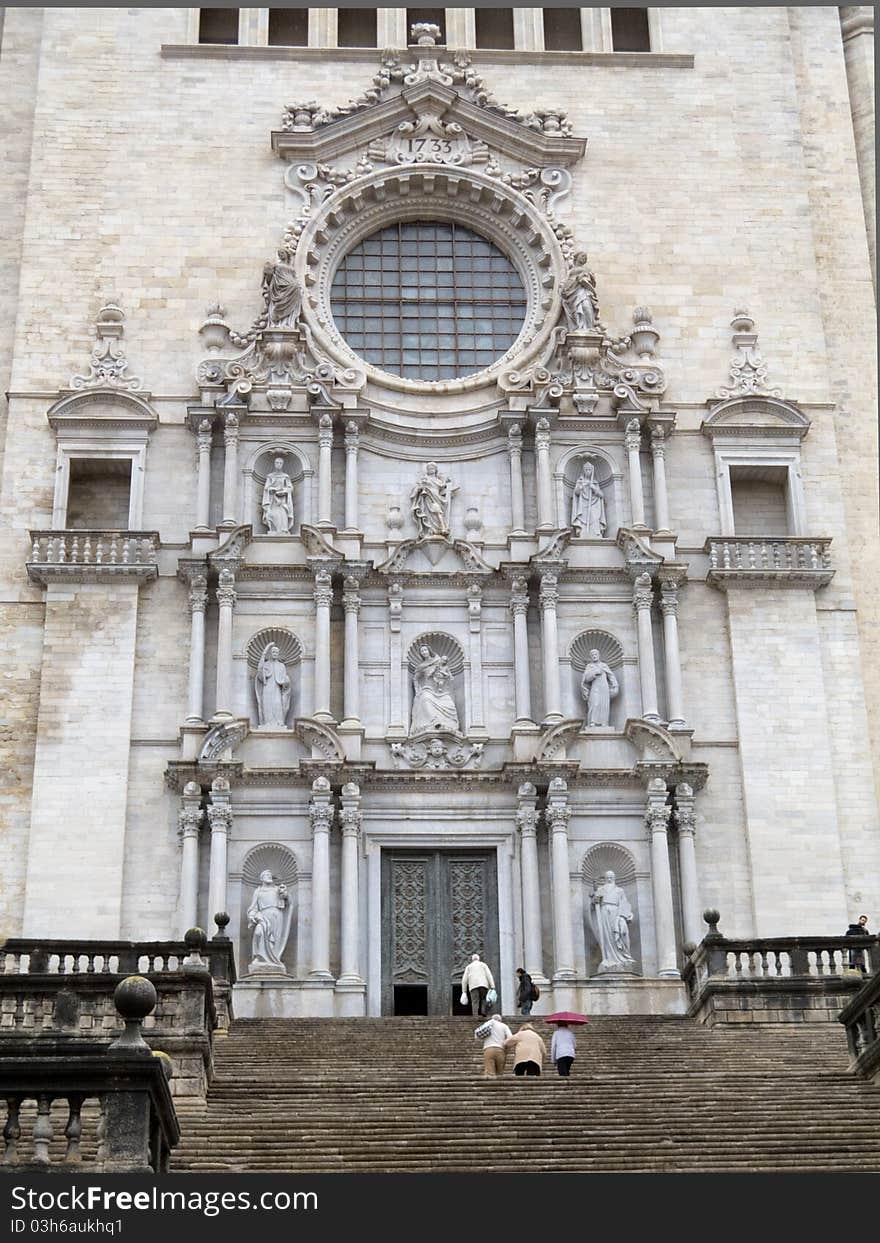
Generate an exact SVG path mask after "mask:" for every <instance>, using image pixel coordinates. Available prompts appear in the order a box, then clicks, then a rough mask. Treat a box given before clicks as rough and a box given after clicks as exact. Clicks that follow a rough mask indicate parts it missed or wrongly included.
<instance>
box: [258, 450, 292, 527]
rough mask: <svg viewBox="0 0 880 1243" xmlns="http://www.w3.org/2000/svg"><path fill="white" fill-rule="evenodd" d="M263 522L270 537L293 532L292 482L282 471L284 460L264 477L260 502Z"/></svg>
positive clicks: (280, 460)
mask: <svg viewBox="0 0 880 1243" xmlns="http://www.w3.org/2000/svg"><path fill="white" fill-rule="evenodd" d="M261 507H262V512H263V522H264V523H265V525H266V530H267V531H268V532H269V534H270V535H289V534H290V533H291V531H292V530H293V480H292V479H291V478H290V475H288V473H287V471H286V470H285V469H284V458H283V457H277V458H276V459H275V469H274V470H271V471H270V472H269V474H268V475H267V476H266V482H265V483H264V484H263V499H262V502H261Z"/></svg>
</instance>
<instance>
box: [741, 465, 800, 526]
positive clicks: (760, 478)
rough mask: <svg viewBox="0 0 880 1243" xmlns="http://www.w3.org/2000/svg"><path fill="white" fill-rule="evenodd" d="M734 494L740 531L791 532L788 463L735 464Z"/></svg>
mask: <svg viewBox="0 0 880 1243" xmlns="http://www.w3.org/2000/svg"><path fill="white" fill-rule="evenodd" d="M730 495H731V499H732V501H733V529H734V532H735V534H736V535H754V536H759V537H767V536H786V535H791V534H792V531H791V526H790V520H789V504H788V469H787V467H785V466H759V465H756V466H731V467H730Z"/></svg>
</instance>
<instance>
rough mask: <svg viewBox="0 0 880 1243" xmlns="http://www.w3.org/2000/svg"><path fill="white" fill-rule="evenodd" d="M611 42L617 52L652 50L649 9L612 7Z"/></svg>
mask: <svg viewBox="0 0 880 1243" xmlns="http://www.w3.org/2000/svg"><path fill="white" fill-rule="evenodd" d="M611 43H612V46H613V48H614V50H615V52H650V50H651V35H650V32H649V30H648V10H647V9H612V10H611Z"/></svg>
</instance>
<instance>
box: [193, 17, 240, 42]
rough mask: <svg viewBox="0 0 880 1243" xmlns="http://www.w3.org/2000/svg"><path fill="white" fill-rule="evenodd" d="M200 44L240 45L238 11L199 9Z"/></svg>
mask: <svg viewBox="0 0 880 1243" xmlns="http://www.w3.org/2000/svg"><path fill="white" fill-rule="evenodd" d="M199 43H238V9H199Z"/></svg>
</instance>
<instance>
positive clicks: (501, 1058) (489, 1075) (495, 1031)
mask: <svg viewBox="0 0 880 1243" xmlns="http://www.w3.org/2000/svg"><path fill="white" fill-rule="evenodd" d="M511 1035H512V1033H511V1030H510V1028H509V1027H508V1026H507V1024H506V1023H505V1022H504V1021H503V1020H502V1018H501V1015H500V1014H493V1015H492V1017H491V1018H490V1019H488V1020H487V1021H486V1022H485V1023H481V1024H480V1026H479V1027H478V1028H477V1030H476V1031H475V1032H474V1037H475V1039H477V1040H479V1039H480V1037H481V1036H482V1037H483V1078H484V1079H495V1078H497V1077H498V1076H499V1075H503V1074H504V1062H505V1060H506V1058H507V1053H506V1050H505V1047H504V1042H505V1041H506V1040H509V1039H510V1037H511Z"/></svg>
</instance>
